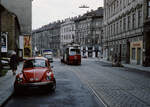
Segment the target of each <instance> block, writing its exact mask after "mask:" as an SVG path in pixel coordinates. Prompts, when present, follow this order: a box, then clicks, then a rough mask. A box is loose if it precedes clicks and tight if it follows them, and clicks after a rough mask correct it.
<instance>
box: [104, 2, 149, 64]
mask: <svg viewBox="0 0 150 107" xmlns="http://www.w3.org/2000/svg"><path fill="white" fill-rule="evenodd" d="M145 3H146V2H145V1H144V0H104V23H103V30H104V38H103V55H104V58H105V59H107V60H113V56H114V55H117V56H118V57H120V58H121V61H122V62H124V63H131V64H141V65H142V64H143V61H144V58H145V57H144V56H145V51H146V50H145V45H144V43H145V41H144V37H145V36H144V22H145V20H146V11H145V8H146V6H145Z"/></svg>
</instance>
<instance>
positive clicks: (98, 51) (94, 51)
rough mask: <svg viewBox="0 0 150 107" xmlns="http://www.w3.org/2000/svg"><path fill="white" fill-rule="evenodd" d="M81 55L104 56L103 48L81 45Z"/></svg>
mask: <svg viewBox="0 0 150 107" xmlns="http://www.w3.org/2000/svg"><path fill="white" fill-rule="evenodd" d="M81 56H86V57H91V58H95V57H101V56H102V48H101V46H81Z"/></svg>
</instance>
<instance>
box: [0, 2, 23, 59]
mask: <svg viewBox="0 0 150 107" xmlns="http://www.w3.org/2000/svg"><path fill="white" fill-rule="evenodd" d="M0 7H1V9H3V11H1V18H0V19H1V20H0V22H1V23H0V24H1V38H3V39H2V40H1V44H2V45H1V47H2V49H1V54H2V57H7V53H8V51H9V50H15V51H16V52H17V53H18V49H19V35H20V34H21V30H20V24H19V21H18V18H17V16H16V15H15V14H14V13H12V12H10V11H8V10H7V9H6V8H5V7H3V6H2V5H0Z"/></svg>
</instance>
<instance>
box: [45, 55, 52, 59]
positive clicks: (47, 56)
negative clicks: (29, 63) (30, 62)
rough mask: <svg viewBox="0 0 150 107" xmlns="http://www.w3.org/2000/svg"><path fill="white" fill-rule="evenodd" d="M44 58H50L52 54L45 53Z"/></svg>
mask: <svg viewBox="0 0 150 107" xmlns="http://www.w3.org/2000/svg"><path fill="white" fill-rule="evenodd" d="M44 57H45V58H52V55H51V54H46V55H44Z"/></svg>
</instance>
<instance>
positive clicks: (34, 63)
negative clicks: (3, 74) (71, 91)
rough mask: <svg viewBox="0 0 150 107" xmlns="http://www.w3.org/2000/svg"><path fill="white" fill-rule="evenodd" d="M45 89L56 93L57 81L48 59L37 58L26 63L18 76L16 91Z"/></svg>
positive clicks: (15, 85)
mask: <svg viewBox="0 0 150 107" xmlns="http://www.w3.org/2000/svg"><path fill="white" fill-rule="evenodd" d="M32 88H33V89H34V88H39V89H41V88H44V89H46V90H51V91H55V88H56V80H55V78H54V74H53V72H52V69H51V66H50V63H49V61H48V59H46V58H44V57H35V58H30V59H27V60H26V61H25V62H24V65H23V70H22V73H20V74H18V75H17V76H16V80H15V83H14V89H15V91H16V92H17V91H20V90H23V89H25V90H26V89H32Z"/></svg>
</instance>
